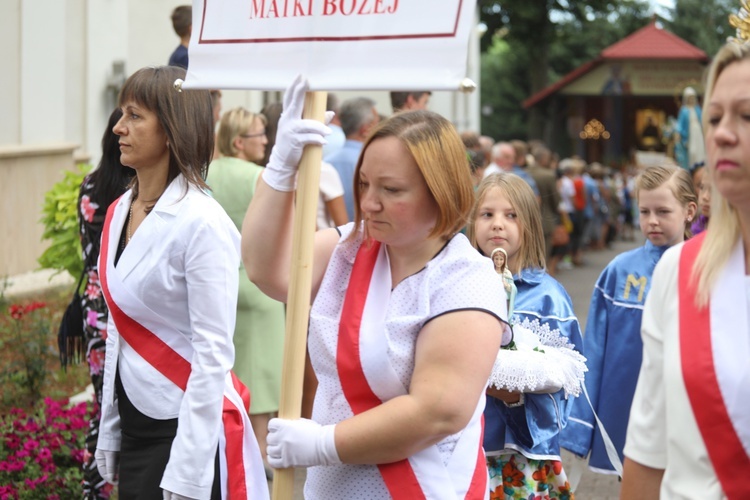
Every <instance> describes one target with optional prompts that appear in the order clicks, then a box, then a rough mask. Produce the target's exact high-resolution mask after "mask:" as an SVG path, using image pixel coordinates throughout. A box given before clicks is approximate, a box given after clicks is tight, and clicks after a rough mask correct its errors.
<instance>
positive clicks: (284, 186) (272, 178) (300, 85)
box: [263, 75, 333, 192]
mask: <svg viewBox="0 0 750 500" xmlns="http://www.w3.org/2000/svg"><path fill="white" fill-rule="evenodd" d="M307 90H308V83H307V80H306V79H305V78H304V77H303V76H302V75H297V78H295V79H294V81H293V82H292V84H291V85H290V86H289V88H288V89H287V90H286V92H285V93H284V107H283V109H284V111H283V112H282V113H281V116H280V117H279V124H278V126H277V128H276V144H275V145H274V146H273V150H271V157H270V158H269V160H268V165H266V169H265V170H264V171H263V180H264V181H265V183H266V184H268V185H269V186H271V187H272V188H273V189H275V190H276V191H286V192H289V191H294V189H295V188H296V183H297V180H296V177H297V168H298V167H299V161H300V159H301V158H302V151H303V150H304V149H305V146H306V145H308V144H317V145H319V146H322V145H323V144H326V143H327V142H328V141H326V139H325V136H327V135H328V134H330V133H331V129H330V128H328V127H327V126H326V125H324V124H322V123H320V122H319V121H317V120H303V119H302V108H303V107H304V104H305V92H307ZM332 118H333V113H326V123H329V122H330V121H331V119H332Z"/></svg>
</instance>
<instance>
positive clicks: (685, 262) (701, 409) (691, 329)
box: [679, 233, 750, 500]
mask: <svg viewBox="0 0 750 500" xmlns="http://www.w3.org/2000/svg"><path fill="white" fill-rule="evenodd" d="M704 239H705V233H703V234H701V235H699V236H697V237H696V238H694V239H692V240H690V241H688V242H686V243H685V244H684V245H683V247H682V252H681V254H680V267H679V294H680V360H681V365H682V376H683V379H684V381H685V389H686V391H687V394H688V398H689V400H690V405H691V407H692V408H693V413H694V414H695V420H696V422H697V423H698V428H699V429H700V432H701V436H702V437H703V442H704V443H705V445H706V450H707V451H708V456H709V458H710V459H711V463H712V464H713V467H714V471H715V472H716V477H717V478H718V479H719V482H720V483H721V487H722V489H723V490H724V494H726V495H727V498H729V499H730V500H740V499H743V500H744V499H746V498H749V497H750V483H749V482H748V481H747V478H745V477H744V474H743V473H741V471H748V470H750V457H748V456H747V453H746V452H745V448H744V447H743V446H742V442H741V441H740V439H739V437H738V436H737V433H736V432H735V430H734V425H733V424H732V420H731V418H730V417H729V413H728V412H727V409H726V406H725V404H724V400H723V397H722V395H721V389H720V388H719V382H718V379H717V377H716V370H715V365H714V357H713V349H712V346H711V307H710V305H709V306H705V307H701V308H698V307H696V305H695V303H694V300H693V298H694V297H696V286H695V283H694V282H693V280H692V279H691V277H692V271H693V264H694V262H695V258H696V257H697V255H698V251H699V250H700V248H701V245H702V243H703V240H704Z"/></svg>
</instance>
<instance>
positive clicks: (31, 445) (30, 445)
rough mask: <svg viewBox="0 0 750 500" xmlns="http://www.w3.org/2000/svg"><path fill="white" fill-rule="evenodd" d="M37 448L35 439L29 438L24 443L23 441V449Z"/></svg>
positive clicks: (37, 443) (37, 444)
mask: <svg viewBox="0 0 750 500" xmlns="http://www.w3.org/2000/svg"><path fill="white" fill-rule="evenodd" d="M37 448H39V441H36V440H35V439H29V440H28V441H26V442H25V443H23V449H24V450H27V451H31V450H36V449H37Z"/></svg>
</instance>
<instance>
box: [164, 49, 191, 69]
mask: <svg viewBox="0 0 750 500" xmlns="http://www.w3.org/2000/svg"><path fill="white" fill-rule="evenodd" d="M167 64H168V65H169V66H179V67H180V68H185V69H187V67H188V49H187V47H185V46H184V45H182V44H180V45H178V46H177V48H176V49H174V52H172V55H171V56H169V63H167Z"/></svg>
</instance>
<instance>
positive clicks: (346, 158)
mask: <svg viewBox="0 0 750 500" xmlns="http://www.w3.org/2000/svg"><path fill="white" fill-rule="evenodd" d="M362 146H364V144H363V143H361V142H359V141H353V140H351V139H347V140H346V142H345V143H344V145H343V146H342V148H341V149H339V150H338V151H337V152H336V153H334V154H332V155H331V156H329V157H328V158H326V159H325V160H326V161H327V162H328V163H330V164H331V165H333V168H335V169H336V172H338V173H339V177H341V184H343V185H344V204H345V205H346V213H347V215H349V220H354V169H355V168H356V166H357V160H359V154H360V153H361V152H362Z"/></svg>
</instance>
